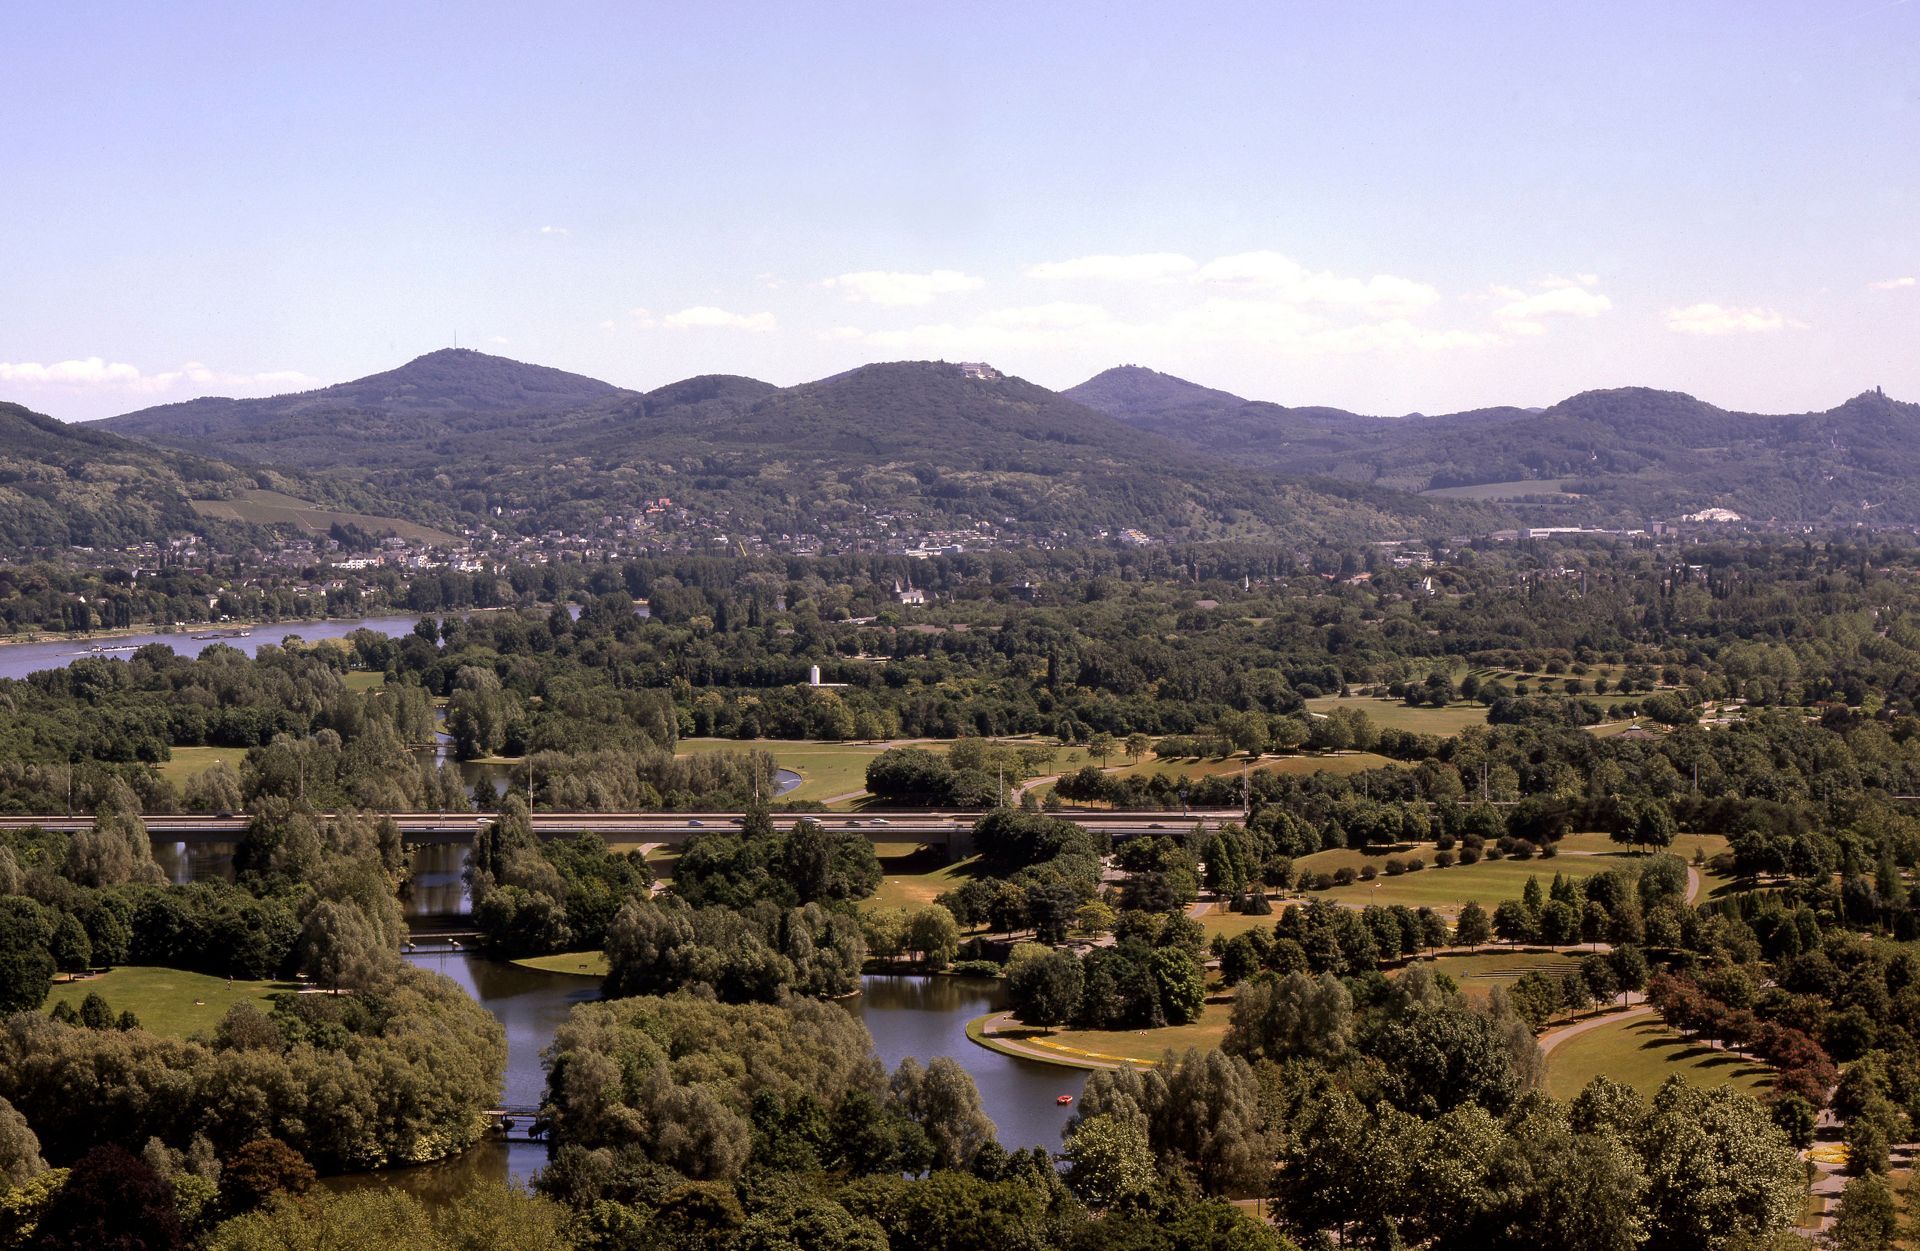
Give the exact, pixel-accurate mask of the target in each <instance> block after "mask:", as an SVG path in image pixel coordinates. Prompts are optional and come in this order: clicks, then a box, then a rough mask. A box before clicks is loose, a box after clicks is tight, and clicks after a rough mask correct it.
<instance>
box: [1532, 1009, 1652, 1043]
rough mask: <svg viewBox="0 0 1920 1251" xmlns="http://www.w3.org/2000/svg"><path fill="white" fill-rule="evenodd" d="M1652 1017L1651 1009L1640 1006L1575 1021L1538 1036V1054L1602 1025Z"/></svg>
mask: <svg viewBox="0 0 1920 1251" xmlns="http://www.w3.org/2000/svg"><path fill="white" fill-rule="evenodd" d="M1652 1015H1653V1008H1652V1007H1651V1006H1649V1005H1647V1004H1644V1003H1643V1004H1641V1005H1640V1006H1639V1007H1637V1008H1628V1009H1627V1010H1626V1011H1625V1012H1607V1013H1603V1014H1601V1015H1600V1016H1592V1017H1588V1018H1587V1019H1586V1020H1584V1021H1575V1022H1574V1023H1573V1024H1572V1025H1562V1026H1561V1027H1560V1028H1559V1029H1553V1030H1548V1031H1547V1032H1546V1033H1544V1034H1542V1035H1540V1040H1539V1041H1540V1054H1541V1055H1545V1054H1547V1053H1548V1052H1549V1051H1552V1050H1553V1049H1554V1048H1555V1047H1558V1046H1559V1045H1560V1044H1561V1043H1563V1042H1565V1041H1567V1039H1569V1038H1572V1037H1574V1036H1575V1035H1577V1034H1584V1033H1586V1032H1587V1031H1588V1030H1592V1029H1599V1028H1600V1027H1601V1026H1602V1025H1612V1024H1613V1023H1614V1022H1616V1021H1637V1020H1639V1019H1640V1018H1641V1017H1647V1016H1652Z"/></svg>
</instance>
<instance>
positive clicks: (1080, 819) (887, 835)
mask: <svg viewBox="0 0 1920 1251" xmlns="http://www.w3.org/2000/svg"><path fill="white" fill-rule="evenodd" d="M384 815H386V816H388V817H390V818H392V820H393V823H394V824H395V825H397V826H399V827H400V833H401V835H402V836H403V837H404V838H405V839H406V840H407V841H408V842H410V843H427V842H466V841H468V840H469V839H471V838H472V837H473V836H474V833H475V832H476V831H477V830H478V829H479V828H480V827H481V826H483V825H485V824H486V823H487V822H489V821H491V820H493V814H492V813H486V812H391V813H386V814H384ZM985 815H986V814H985V813H983V812H969V811H962V810H955V809H906V808H896V809H888V810H885V811H880V812H800V813H788V812H782V813H775V814H773V815H772V818H771V819H772V821H773V824H774V825H775V826H776V827H778V828H781V829H786V828H790V827H791V826H792V825H794V824H795V823H796V822H798V821H803V820H808V821H817V822H819V823H820V824H821V825H823V826H825V827H826V828H827V829H829V830H835V831H848V832H858V833H861V834H864V835H866V836H867V837H868V838H869V839H870V840H872V841H873V842H874V843H877V844H880V843H924V844H927V845H929V846H935V847H942V848H945V849H946V850H947V851H948V852H949V854H952V855H955V856H960V855H966V854H970V852H971V843H972V834H973V826H974V823H975V822H977V821H978V820H980V818H981V817H983V816H985ZM1046 815H1048V816H1052V817H1058V818H1059V819H1060V820H1063V821H1071V822H1073V823H1074V824H1076V825H1079V826H1083V827H1084V828H1086V829H1089V830H1093V831H1095V832H1097V833H1102V834H1109V835H1112V836H1114V837H1115V838H1130V837H1134V836H1137V835H1140V834H1157V833H1162V832H1167V831H1173V830H1190V829H1192V828H1193V827H1194V826H1195V825H1196V824H1205V825H1207V826H1208V827H1210V828H1211V827H1215V826H1218V825H1220V824H1221V823H1222V822H1226V821H1237V820H1239V819H1240V818H1241V813H1240V810H1239V809H1237V808H1225V809H1207V810H1205V811H1200V810H1194V811H1190V812H1186V813H1179V812H1117V811H1116V812H1103V811H1096V810H1063V811H1059V812H1051V813H1048V814H1046ZM141 819H142V820H143V821H144V822H145V823H146V826H147V833H148V834H149V835H150V836H152V837H153V839H154V840H155V841H159V842H175V841H177V842H225V841H230V840H233V839H236V838H238V837H239V836H240V835H241V834H243V833H245V832H246V828H247V821H248V818H247V816H246V815H244V814H241V813H233V814H227V815H219V816H207V815H191V814H185V815H183V814H169V815H155V816H148V817H143V818H141ZM745 822H746V814H744V813H739V812H536V813H534V814H533V829H534V832H535V833H536V834H539V835H540V836H541V837H543V838H570V837H572V836H574V835H577V834H598V835H600V836H602V837H603V838H606V839H608V840H609V841H618V842H634V843H658V844H663V845H668V846H677V845H679V844H681V843H684V842H686V841H687V840H688V839H689V838H691V837H693V836H694V835H696V834H703V833H711V832H714V831H719V830H729V829H737V828H738V827H740V826H741V825H744V824H745ZM92 824H93V819H92V818H91V817H84V816H79V817H72V816H65V815H58V814H53V815H42V816H0V829H23V828H26V827H28V826H38V827H40V828H41V829H46V830H56V831H60V832H62V833H72V832H74V831H76V830H84V829H87V828H89V827H90V826H91V825H92Z"/></svg>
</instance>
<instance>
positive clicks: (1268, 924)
mask: <svg viewBox="0 0 1920 1251" xmlns="http://www.w3.org/2000/svg"><path fill="white" fill-rule="evenodd" d="M1286 907H1287V905H1286V904H1284V903H1275V904H1274V905H1273V911H1272V912H1270V913H1268V914H1267V915H1266V916H1263V917H1257V916H1253V915H1251V914H1249V913H1245V912H1228V911H1227V905H1226V904H1225V903H1224V902H1221V903H1214V904H1209V905H1208V906H1207V910H1206V911H1205V912H1203V913H1201V914H1200V916H1199V917H1198V918H1197V919H1198V920H1199V922H1200V928H1201V929H1202V930H1204V931H1206V935H1207V938H1208V939H1212V938H1213V936H1214V935H1215V934H1225V935H1226V936H1227V937H1228V938H1232V937H1233V936H1234V935H1235V934H1244V933H1246V932H1247V931H1248V930H1271V929H1272V928H1273V927H1274V925H1275V923H1277V922H1278V921H1279V920H1280V914H1281V913H1282V912H1284V911H1286Z"/></svg>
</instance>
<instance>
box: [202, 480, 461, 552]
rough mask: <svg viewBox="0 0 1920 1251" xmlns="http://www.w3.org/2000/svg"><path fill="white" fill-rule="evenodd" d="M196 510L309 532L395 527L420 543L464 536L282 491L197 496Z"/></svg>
mask: <svg viewBox="0 0 1920 1251" xmlns="http://www.w3.org/2000/svg"><path fill="white" fill-rule="evenodd" d="M191 503H192V504H193V511H195V512H197V513H199V514H200V515H201V516H202V517H211V518H213V519H214V520H216V521H239V522H245V523H247V524H250V525H257V526H295V527H298V528H299V529H301V530H304V531H306V532H307V533H308V534H325V533H327V531H328V530H329V529H331V528H332V527H333V526H334V525H335V524H336V523H337V524H340V525H343V526H344V525H354V526H359V527H360V528H361V529H362V530H365V531H366V532H367V533H368V534H385V533H386V532H387V531H389V530H391V531H392V532H393V533H395V534H397V535H399V536H400V537H401V538H403V539H407V540H410V541H412V542H416V543H430V544H437V545H440V546H443V547H451V546H453V545H454V544H456V543H458V542H459V541H460V540H459V539H457V538H455V537H454V536H453V535H451V534H448V533H447V532H446V531H445V530H435V529H433V528H432V527H431V526H423V525H418V524H416V523H414V522H411V521H402V520H401V519H400V518H398V517H374V516H370V515H369V514H367V513H343V512H336V511H335V510H333V509H330V508H322V507H320V506H319V505H318V504H314V503H310V502H309V501H307V500H303V499H297V498H295V497H294V496H291V495H283V494H281V493H280V492H279V491H260V490H250V491H242V492H240V494H238V495H236V496H235V497H234V498H232V499H230V500H193V501H191Z"/></svg>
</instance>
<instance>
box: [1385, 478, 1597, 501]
mask: <svg viewBox="0 0 1920 1251" xmlns="http://www.w3.org/2000/svg"><path fill="white" fill-rule="evenodd" d="M1420 494H1422V495H1426V496H1431V497H1432V498H1434V499H1437V500H1517V499H1523V498H1526V497H1529V496H1542V495H1551V496H1557V497H1561V498H1564V499H1579V498H1580V497H1579V496H1578V495H1574V494H1573V493H1571V492H1569V491H1568V490H1567V489H1566V483H1565V482H1561V481H1558V480H1556V479H1552V478H1523V479H1521V480H1520V481H1518V482H1476V483H1474V484H1473V485H1472V486H1456V487H1429V488H1428V489H1426V490H1424V491H1422V492H1420Z"/></svg>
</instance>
